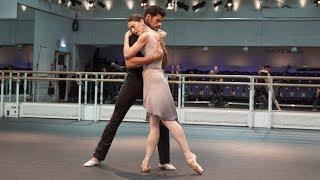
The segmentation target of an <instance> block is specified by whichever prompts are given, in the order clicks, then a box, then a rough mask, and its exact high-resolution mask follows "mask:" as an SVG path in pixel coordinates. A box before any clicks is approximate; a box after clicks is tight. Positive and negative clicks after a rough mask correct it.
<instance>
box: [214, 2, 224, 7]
mask: <svg viewBox="0 0 320 180" xmlns="http://www.w3.org/2000/svg"><path fill="white" fill-rule="evenodd" d="M221 4H222V1H218V2H216V3H213V7H218V6H220V5H221Z"/></svg>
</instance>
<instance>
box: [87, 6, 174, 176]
mask: <svg viewBox="0 0 320 180" xmlns="http://www.w3.org/2000/svg"><path fill="white" fill-rule="evenodd" d="M164 17H165V11H164V10H163V9H162V8H160V7H158V6H150V7H148V8H147V9H146V11H145V13H144V19H145V23H146V24H147V25H148V26H149V27H150V28H152V29H153V30H155V31H159V33H162V34H163V33H164V32H163V31H161V30H160V26H161V23H162V21H163V18H164ZM137 39H138V37H137V36H135V35H131V36H130V46H132V45H133V44H134V43H135V42H136V41H137ZM161 44H162V45H163V48H164V50H165V46H164V43H163V42H162V43H161ZM165 52H166V50H165ZM137 56H138V57H135V58H132V59H130V60H126V62H125V63H126V67H137V68H131V69H127V73H128V76H127V77H126V79H125V81H124V84H123V85H122V87H121V89H120V92H119V95H118V99H117V101H116V104H115V109H114V112H113V114H112V117H111V119H110V121H109V123H108V125H107V126H106V128H105V130H104V132H103V134H102V137H101V139H100V142H99V144H98V146H97V148H96V150H95V152H94V154H93V157H92V158H91V159H90V160H89V161H88V162H86V163H85V164H84V166H85V167H92V166H98V165H100V164H101V161H103V160H104V159H105V157H106V155H107V153H108V150H109V148H110V146H111V143H112V140H113V139H114V136H115V134H116V131H117V129H118V127H119V125H120V123H121V122H122V120H123V118H124V116H125V115H126V113H127V112H128V110H129V109H130V107H131V106H132V105H133V103H134V102H135V101H136V99H138V98H142V94H143V79H142V70H143V68H142V67H141V66H142V65H144V64H149V63H151V61H153V60H154V59H155V57H150V58H149V59H146V58H142V57H143V55H142V54H141V52H139V53H138V54H137ZM155 56H157V55H155ZM164 59H165V61H164V64H163V65H165V63H166V53H165V54H164ZM158 152H159V160H160V163H159V167H160V168H162V169H166V170H175V169H176V168H175V167H174V166H173V165H172V164H171V163H170V144H169V130H168V129H167V128H166V127H165V126H164V125H160V139H159V143H158Z"/></svg>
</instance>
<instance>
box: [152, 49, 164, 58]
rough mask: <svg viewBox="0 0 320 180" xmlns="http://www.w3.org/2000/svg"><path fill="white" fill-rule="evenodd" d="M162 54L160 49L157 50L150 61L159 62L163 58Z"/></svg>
mask: <svg viewBox="0 0 320 180" xmlns="http://www.w3.org/2000/svg"><path fill="white" fill-rule="evenodd" d="M163 55H164V52H163V49H162V48H159V49H158V50H157V52H156V53H155V54H153V55H152V59H154V60H161V58H162V57H163Z"/></svg>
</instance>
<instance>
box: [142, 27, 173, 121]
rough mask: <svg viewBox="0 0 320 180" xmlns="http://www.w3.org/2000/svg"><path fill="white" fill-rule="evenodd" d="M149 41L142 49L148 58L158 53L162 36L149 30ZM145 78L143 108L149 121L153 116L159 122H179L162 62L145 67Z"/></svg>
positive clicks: (155, 62) (143, 72) (143, 74)
mask: <svg viewBox="0 0 320 180" xmlns="http://www.w3.org/2000/svg"><path fill="white" fill-rule="evenodd" d="M146 33H148V35H149V41H148V42H147V43H146V45H145V46H144V47H143V49H142V53H143V54H144V55H145V56H147V55H150V54H155V53H157V51H158V49H159V48H161V45H160V41H159V38H160V35H159V34H158V33H157V32H155V31H153V30H149V31H148V32H146ZM142 76H143V106H144V108H146V110H147V118H146V120H147V121H148V120H149V118H150V116H151V115H154V116H156V117H157V119H159V120H165V121H168V120H169V121H177V119H178V116H177V111H176V107H175V105H174V101H173V98H172V94H171V91H170V88H169V84H168V81H167V80H166V78H165V76H164V72H163V70H162V60H159V61H154V62H153V63H151V64H148V65H145V66H144V67H143V71H142Z"/></svg>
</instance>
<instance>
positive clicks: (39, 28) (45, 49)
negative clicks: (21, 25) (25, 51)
mask: <svg viewBox="0 0 320 180" xmlns="http://www.w3.org/2000/svg"><path fill="white" fill-rule="evenodd" d="M71 24H72V20H71V19H69V18H64V17H61V16H56V15H53V14H48V13H45V12H42V11H36V13H35V33H34V34H35V36H34V66H33V67H34V70H35V68H36V65H37V62H38V57H40V58H39V69H38V70H40V71H47V70H49V64H53V63H54V54H55V51H58V50H60V51H64V52H71V47H72V44H71V38H72V29H71ZM58 40H60V41H65V42H66V44H67V48H65V49H59V47H58V46H57V41H58Z"/></svg>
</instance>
